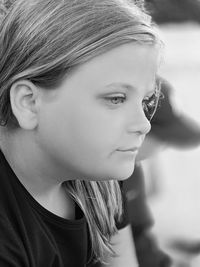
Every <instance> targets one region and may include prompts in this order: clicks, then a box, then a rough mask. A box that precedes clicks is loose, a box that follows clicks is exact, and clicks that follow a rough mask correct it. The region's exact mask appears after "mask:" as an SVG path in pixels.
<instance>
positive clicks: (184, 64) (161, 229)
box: [142, 0, 200, 267]
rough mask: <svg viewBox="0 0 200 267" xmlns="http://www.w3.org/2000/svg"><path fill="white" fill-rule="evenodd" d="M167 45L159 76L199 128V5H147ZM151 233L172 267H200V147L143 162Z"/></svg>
mask: <svg viewBox="0 0 200 267" xmlns="http://www.w3.org/2000/svg"><path fill="white" fill-rule="evenodd" d="M146 6H147V7H148V10H150V13H151V14H152V16H153V18H154V20H155V21H156V22H157V23H158V25H159V28H160V32H161V34H162V36H163V39H164V41H165V44H166V47H165V51H164V60H165V62H164V64H163V65H162V66H161V69H160V73H161V75H162V76H163V77H164V78H166V79H167V80H168V81H169V82H170V83H171V84H172V85H173V87H174V89H175V91H174V99H173V101H174V102H175V107H176V108H177V109H178V110H180V111H181V112H184V113H185V114H187V116H190V117H192V118H194V119H195V120H196V121H198V122H199V123H200V0H146ZM142 164H143V166H144V169H145V173H146V178H145V182H146V190H147V196H148V202H149V204H150V208H151V211H152V213H153V216H154V219H155V224H154V226H153V229H152V232H153V234H154V235H155V236H156V238H157V240H158V243H159V245H160V247H161V248H162V249H163V250H164V251H166V252H167V253H168V254H170V256H171V257H172V259H173V267H199V266H200V147H196V148H193V149H190V150H177V149H167V150H164V151H163V152H161V153H159V154H158V155H156V156H155V157H154V158H152V159H150V160H145V161H143V163H142Z"/></svg>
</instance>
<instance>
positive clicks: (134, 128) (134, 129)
mask: <svg viewBox="0 0 200 267" xmlns="http://www.w3.org/2000/svg"><path fill="white" fill-rule="evenodd" d="M129 118H130V116H129ZM150 130H151V124H150V122H149V120H148V119H147V117H146V116H145V113H144V111H143V109H140V110H138V112H137V113H135V114H133V113H132V117H131V118H130V121H129V124H128V127H127V131H128V132H129V133H138V134H140V135H146V134H148V132H149V131H150Z"/></svg>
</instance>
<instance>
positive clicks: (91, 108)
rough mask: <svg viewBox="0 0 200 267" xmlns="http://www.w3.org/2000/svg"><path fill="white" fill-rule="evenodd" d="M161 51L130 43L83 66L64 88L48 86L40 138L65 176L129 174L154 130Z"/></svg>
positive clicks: (44, 92)
mask: <svg viewBox="0 0 200 267" xmlns="http://www.w3.org/2000/svg"><path fill="white" fill-rule="evenodd" d="M157 66H158V51H157V49H156V48H155V47H153V46H146V45H144V46H142V45H138V44H133V43H131V44H126V45H122V46H119V47H117V48H114V49H112V50H110V51H109V52H107V53H104V54H102V55H100V56H97V57H95V58H93V59H92V60H90V61H88V62H87V63H84V64H83V65H81V66H79V67H78V68H77V69H76V70H75V71H74V72H73V73H71V74H70V75H69V76H68V77H66V79H65V80H64V81H63V82H62V84H61V85H60V86H59V88H57V89H55V90H53V91H51V90H43V89H41V92H42V105H41V109H40V113H39V122H38V123H39V125H38V128H37V135H36V136H37V142H38V145H39V147H40V149H41V151H42V155H43V156H44V158H45V160H46V163H47V164H48V165H47V166H49V168H53V169H52V170H55V168H57V170H58V175H60V177H61V176H62V177H61V179H62V180H67V179H88V180H106V179H118V180H120V179H125V178H128V177H129V176H130V175H131V174H132V172H133V170H134V164H135V158H136V155H137V153H138V149H139V147H140V146H141V144H142V142H143V140H144V137H145V135H146V134H147V133H148V132H149V130H150V123H149V120H148V119H147V118H146V116H145V113H144V106H145V105H147V106H146V107H148V99H149V98H150V97H151V96H152V95H153V94H154V90H155V75H156V71H157Z"/></svg>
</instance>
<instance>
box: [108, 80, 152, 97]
mask: <svg viewBox="0 0 200 267" xmlns="http://www.w3.org/2000/svg"><path fill="white" fill-rule="evenodd" d="M113 86H115V87H120V88H124V89H127V90H128V91H130V90H134V91H136V90H137V88H136V87H135V86H133V85H131V84H128V83H110V84H108V85H106V87H113ZM155 90H156V82H155V83H154V84H153V89H151V90H149V91H148V92H147V93H149V94H150V93H154V92H155Z"/></svg>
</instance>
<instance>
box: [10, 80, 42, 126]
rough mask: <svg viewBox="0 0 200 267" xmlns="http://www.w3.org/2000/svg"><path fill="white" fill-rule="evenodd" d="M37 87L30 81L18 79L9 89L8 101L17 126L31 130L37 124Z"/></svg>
mask: <svg viewBox="0 0 200 267" xmlns="http://www.w3.org/2000/svg"><path fill="white" fill-rule="evenodd" d="M38 94H39V92H38V88H37V87H36V86H35V85H34V84H33V83H32V82H30V81H27V80H20V81H18V82H16V83H14V84H13V85H12V87H11V90H10V103H11V108H12V112H13V114H14V116H15V117H16V119H17V121H18V123H19V126H20V127H21V128H22V129H25V130H33V129H35V128H36V127H37V124H38Z"/></svg>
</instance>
